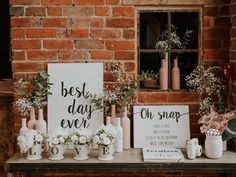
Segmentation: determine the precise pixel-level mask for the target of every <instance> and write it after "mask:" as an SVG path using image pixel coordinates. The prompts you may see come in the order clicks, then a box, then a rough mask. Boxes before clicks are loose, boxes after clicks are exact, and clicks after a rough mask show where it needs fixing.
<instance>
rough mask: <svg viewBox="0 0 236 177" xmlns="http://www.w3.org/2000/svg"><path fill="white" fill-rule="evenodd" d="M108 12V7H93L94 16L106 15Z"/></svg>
mask: <svg viewBox="0 0 236 177" xmlns="http://www.w3.org/2000/svg"><path fill="white" fill-rule="evenodd" d="M109 14H110V12H109V8H108V7H95V15H96V16H108V15H109Z"/></svg>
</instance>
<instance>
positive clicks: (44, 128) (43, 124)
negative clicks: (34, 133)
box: [35, 109, 47, 135]
mask: <svg viewBox="0 0 236 177" xmlns="http://www.w3.org/2000/svg"><path fill="white" fill-rule="evenodd" d="M35 128H36V130H39V131H40V132H41V133H43V134H45V135H46V134H47V124H46V121H45V120H44V119H43V109H39V110H38V120H37V123H36V125H35Z"/></svg>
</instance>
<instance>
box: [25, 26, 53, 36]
mask: <svg viewBox="0 0 236 177" xmlns="http://www.w3.org/2000/svg"><path fill="white" fill-rule="evenodd" d="M26 36H27V38H52V37H57V30H56V29H45V28H40V29H39V28H38V29H26Z"/></svg>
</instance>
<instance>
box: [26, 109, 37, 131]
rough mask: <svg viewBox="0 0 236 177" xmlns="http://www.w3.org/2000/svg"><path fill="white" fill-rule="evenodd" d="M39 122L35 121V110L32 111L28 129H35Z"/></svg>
mask: <svg viewBox="0 0 236 177" xmlns="http://www.w3.org/2000/svg"><path fill="white" fill-rule="evenodd" d="M36 123H37V120H36V119H35V109H34V108H32V109H30V120H29V121H28V128H29V129H35V126H36Z"/></svg>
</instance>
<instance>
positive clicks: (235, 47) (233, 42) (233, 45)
mask: <svg viewBox="0 0 236 177" xmlns="http://www.w3.org/2000/svg"><path fill="white" fill-rule="evenodd" d="M231 49H233V50H235V49H236V40H235V39H234V40H231Z"/></svg>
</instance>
